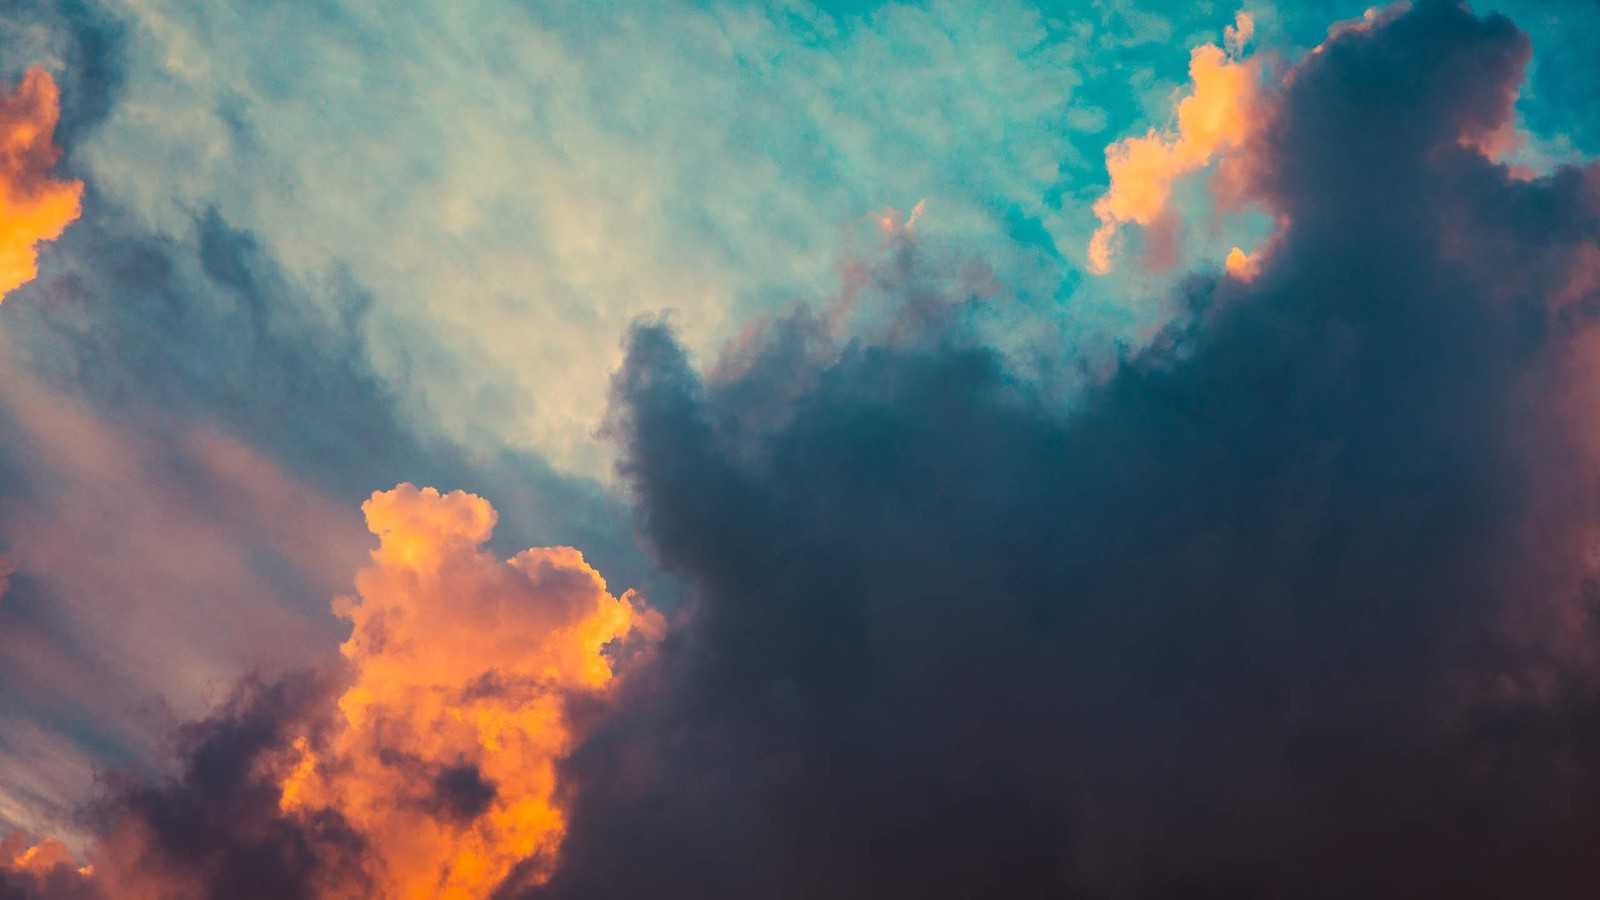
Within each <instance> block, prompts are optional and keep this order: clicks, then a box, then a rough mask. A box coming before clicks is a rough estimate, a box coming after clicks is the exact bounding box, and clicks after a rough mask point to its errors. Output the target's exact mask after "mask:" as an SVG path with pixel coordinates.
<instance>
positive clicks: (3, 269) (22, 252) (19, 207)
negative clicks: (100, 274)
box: [0, 68, 83, 300]
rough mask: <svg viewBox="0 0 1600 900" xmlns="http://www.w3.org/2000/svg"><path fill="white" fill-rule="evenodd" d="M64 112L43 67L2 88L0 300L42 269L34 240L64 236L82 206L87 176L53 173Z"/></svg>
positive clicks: (52, 81)
mask: <svg viewBox="0 0 1600 900" xmlns="http://www.w3.org/2000/svg"><path fill="white" fill-rule="evenodd" d="M60 118H61V95H60V91H59V90H58V89H57V87H56V83H55V80H54V79H52V78H51V77H50V73H48V72H46V71H44V70H43V69H39V68H32V69H29V70H28V71H27V74H25V75H24V76H23V77H22V83H21V84H19V85H18V86H17V88H16V90H14V91H12V92H11V93H9V94H0V300H4V299H5V295H6V294H8V293H10V292H11V291H13V290H16V289H17V288H19V287H21V286H22V285H24V284H27V283H28V282H30V281H32V280H33V279H34V277H35V276H37V275H38V274H39V266H38V261H39V254H38V252H37V251H36V250H35V245H37V244H38V243H39V242H40V241H52V240H55V239H56V238H58V237H60V236H61V233H62V232H63V231H65V230H66V228H67V226H68V225H69V224H71V223H72V222H73V220H75V219H77V218H78V215H79V213H80V212H81V211H82V206H81V201H82V198H83V182H81V181H61V180H57V179H55V178H52V177H51V176H50V170H51V169H52V168H54V167H55V164H56V160H57V159H58V158H59V157H60V156H61V148H59V147H57V146H56V145H55V142H54V138H55V130H56V123H57V122H58V121H59V120H60Z"/></svg>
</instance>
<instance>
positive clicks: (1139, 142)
mask: <svg viewBox="0 0 1600 900" xmlns="http://www.w3.org/2000/svg"><path fill="white" fill-rule="evenodd" d="M1254 34H1255V20H1254V19H1252V18H1251V17H1250V15H1249V14H1248V13H1244V12H1241V13H1239V14H1238V17H1237V18H1236V20H1235V24H1233V25H1229V26H1227V28H1226V29H1225V30H1224V45H1225V46H1226V48H1227V49H1226V50H1224V49H1223V48H1222V47H1218V46H1217V45H1215V44H1204V45H1201V46H1199V47H1196V48H1194V52H1193V53H1192V54H1191V55H1190V58H1189V81H1190V85H1191V87H1190V90H1189V93H1188V96H1186V97H1184V98H1183V99H1182V100H1179V101H1178V102H1177V104H1176V111H1175V121H1174V122H1173V124H1172V126H1171V127H1169V128H1166V129H1163V130H1161V131H1157V130H1156V129H1154V128H1152V129H1150V130H1149V132H1148V133H1147V134H1145V135H1144V136H1142V137H1131V138H1124V139H1123V140H1120V141H1118V142H1116V143H1114V144H1112V145H1111V146H1109V147H1107V148H1106V170H1107V171H1108V173H1109V174H1110V177H1111V184H1110V186H1109V187H1108V188H1107V189H1106V192H1105V194H1104V195H1102V196H1101V197H1100V199H1098V200H1096V201H1095V202H1094V214H1095V216H1096V217H1097V218H1098V219H1099V220H1100V227H1099V228H1097V229H1095V232H1094V235H1093V236H1092V237H1091V238H1090V239H1089V250H1088V254H1089V271H1090V272H1093V273H1095V274H1097V275H1104V274H1106V273H1108V272H1110V271H1111V269H1112V265H1113V261H1112V257H1113V254H1114V249H1115V242H1116V239H1117V233H1118V231H1119V230H1120V229H1121V228H1122V226H1124V225H1127V224H1138V225H1143V226H1146V227H1157V228H1162V229H1168V230H1170V228H1171V227H1172V226H1171V225H1170V224H1168V223H1166V222H1165V219H1166V218H1167V217H1168V216H1170V215H1171V214H1172V213H1171V211H1170V210H1169V209H1168V204H1169V203H1170V202H1171V199H1172V190H1173V185H1174V183H1175V182H1177V181H1178V179H1180V178H1182V177H1183V176H1185V175H1189V174H1191V173H1193V172H1196V171H1199V170H1200V169H1203V168H1205V167H1206V166H1207V165H1208V164H1210V163H1211V162H1212V160H1213V158H1215V157H1217V156H1219V155H1222V154H1226V153H1228V152H1230V151H1232V150H1235V149H1237V148H1239V147H1242V146H1243V145H1244V143H1245V141H1246V140H1247V139H1248V137H1249V135H1250V130H1251V128H1252V127H1253V125H1254V124H1255V120H1256V119H1258V118H1260V115H1261V113H1260V111H1259V110H1257V109H1256V104H1257V100H1256V95H1257V92H1258V90H1259V87H1258V84H1257V83H1258V82H1259V81H1260V79H1261V70H1260V67H1259V66H1258V65H1257V64H1256V63H1255V61H1254V60H1247V59H1244V58H1243V53H1244V48H1245V45H1247V44H1248V43H1249V42H1250V40H1251V38H1252V37H1253V36H1254ZM1175 261H1176V260H1175V259H1173V260H1170V261H1168V262H1167V263H1166V264H1165V266H1163V268H1165V267H1170V266H1171V265H1172V263H1173V262H1175Z"/></svg>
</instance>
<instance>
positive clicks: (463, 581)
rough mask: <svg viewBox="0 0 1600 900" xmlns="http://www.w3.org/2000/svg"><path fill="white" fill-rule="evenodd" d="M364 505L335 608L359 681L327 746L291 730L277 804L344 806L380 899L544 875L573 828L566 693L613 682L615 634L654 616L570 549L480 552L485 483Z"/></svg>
mask: <svg viewBox="0 0 1600 900" xmlns="http://www.w3.org/2000/svg"><path fill="white" fill-rule="evenodd" d="M362 509H363V511H364V512H365V513H366V516H367V524H368V527H369V528H371V530H372V532H373V533H374V534H376V535H377V536H378V538H379V546H378V549H377V550H375V551H373V554H372V564H371V565H370V566H369V567H367V568H366V569H364V570H363V571H361V572H360V573H359V574H358V575H357V576H356V590H357V594H358V596H355V597H347V598H341V599H340V600H339V601H337V602H336V604H335V611H336V612H337V613H338V614H339V615H340V616H341V617H343V618H345V619H348V620H349V621H350V622H351V624H352V625H353V631H352V633H351V636H350V640H349V641H347V642H346V643H345V644H344V646H343V647H342V648H341V649H342V652H343V654H344V657H345V658H346V659H347V660H348V661H349V663H350V665H351V667H352V668H353V670H354V680H353V682H352V683H351V684H350V686H349V688H348V689H347V690H346V691H345V692H344V694H343V696H341V697H340V698H339V701H338V712H337V715H336V720H337V721H336V723H335V726H334V730H333V734H332V737H331V739H330V740H329V741H328V742H327V743H326V745H325V746H316V745H314V743H313V742H312V741H310V740H309V739H306V738H302V739H301V740H300V741H299V742H298V743H297V744H296V746H295V749H294V753H295V754H297V755H298V760H297V762H296V763H295V765H294V768H293V771H292V772H291V774H290V775H289V776H288V778H287V779H286V781H285V783H284V784H283V797H282V804H281V805H282V807H283V808H284V810H285V811H286V812H303V813H315V812H317V811H319V810H331V811H335V812H337V813H339V814H341V815H342V816H343V817H344V819H345V820H346V821H348V823H349V824H350V825H351V827H353V828H354V829H355V831H356V832H357V833H358V834H359V835H360V836H361V837H362V838H363V839H364V840H365V841H366V843H367V845H368V848H369V849H370V851H371V853H370V854H369V856H370V862H369V865H368V869H369V871H368V875H369V876H370V877H371V878H372V880H373V882H374V883H375V884H377V885H380V886H381V891H380V894H381V895H382V896H384V897H393V898H418V900H421V898H433V897H462V898H465V897H483V896H488V895H489V894H490V893H491V892H492V891H493V890H494V888H495V887H496V886H497V885H499V884H500V883H501V882H502V881H503V880H504V879H505V878H506V876H507V875H508V874H510V873H511V871H512V868H513V867H514V866H516V865H517V864H518V863H520V862H522V861H524V860H527V859H530V858H533V859H536V860H538V861H539V863H538V865H536V871H535V872H534V873H533V877H534V879H535V880H538V879H539V878H540V877H542V875H541V871H542V870H546V869H548V868H550V867H552V866H553V865H554V863H555V861H556V858H557V854H558V852H559V850H560V845H561V840H562V837H563V835H564V834H565V831H566V822H565V818H564V816H563V813H562V810H561V808H560V806H559V805H558V803H557V798H556V788H557V778H556V768H555V765H556V761H557V760H558V759H560V758H561V757H562V756H563V755H564V754H565V753H567V752H568V750H569V749H570V747H571V745H572V743H573V741H574V734H573V727H572V724H571V723H570V722H569V719H568V716H567V712H566V707H567V703H568V702H569V700H570V699H571V698H573V697H575V696H594V695H596V694H598V693H599V692H602V691H604V690H605V689H606V688H607V686H608V685H609V684H610V682H611V681H612V674H613V672H612V659H611V657H610V656H609V655H608V653H609V648H611V647H614V646H615V644H616V643H617V642H620V641H624V640H625V639H628V638H630V637H647V636H650V635H654V634H657V633H658V631H659V629H660V627H661V625H660V618H659V616H658V615H657V614H656V613H655V612H654V611H653V610H651V609H650V608H649V607H647V606H645V605H644V604H643V602H642V601H641V600H639V599H637V598H635V597H634V596H633V595H632V594H624V595H623V596H622V597H620V598H618V597H614V596H612V595H611V594H609V593H607V590H606V584H605V581H604V580H603V579H602V578H601V577H600V575H599V573H597V572H596V571H595V570H594V569H593V568H591V567H590V566H589V565H588V564H587V563H586V562H585V561H584V559H583V556H582V555H581V554H580V553H579V552H578V551H577V550H574V549H572V548H570V547H554V548H544V549H531V550H525V551H523V552H521V553H519V554H517V555H516V556H514V557H512V558H511V559H509V560H500V559H497V558H495V557H494V556H493V555H491V554H489V553H488V552H486V551H485V550H484V549H483V546H482V545H483V543H484V542H485V541H487V540H488V538H489V535H490V533H491V532H492V530H493V528H494V523H495V518H496V516H495V511H494V509H493V507H491V506H490V505H489V503H488V502H487V501H486V500H484V499H482V498H481V497H477V496H474V495H472V494H467V493H463V492H461V491H454V492H451V493H449V494H440V493H439V492H438V491H436V490H434V489H433V488H421V489H418V488H416V487H414V486H412V485H409V484H405V485H400V486H399V487H397V488H395V489H394V490H392V491H387V492H382V493H378V494H374V495H373V496H372V498H371V499H370V500H368V501H367V502H366V503H365V504H364V505H363V507H362ZM544 874H547V872H545V873H544Z"/></svg>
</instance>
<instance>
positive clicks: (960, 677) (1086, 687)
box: [533, 2, 1600, 898]
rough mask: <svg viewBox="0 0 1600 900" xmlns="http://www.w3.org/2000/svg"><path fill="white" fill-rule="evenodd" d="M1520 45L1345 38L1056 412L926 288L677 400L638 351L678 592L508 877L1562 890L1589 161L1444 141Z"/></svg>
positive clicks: (1076, 889) (577, 881)
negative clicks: (1258, 252)
mask: <svg viewBox="0 0 1600 900" xmlns="http://www.w3.org/2000/svg"><path fill="white" fill-rule="evenodd" d="M1527 57H1528V45H1527V41H1526V39H1525V38H1524V37H1523V35H1522V34H1521V33H1520V32H1519V31H1518V30H1517V29H1516V28H1515V27H1514V26H1512V25H1511V23H1510V22H1508V21H1507V20H1505V19H1503V18H1499V17H1496V16H1488V17H1481V18H1480V17H1476V16H1474V15H1472V14H1471V13H1469V12H1467V11H1466V10H1465V9H1464V8H1461V7H1459V6H1456V5H1454V4H1450V3H1443V2H1430V3H1419V4H1418V5H1417V7H1416V8H1415V9H1413V10H1411V11H1409V12H1405V13H1403V14H1393V15H1387V16H1382V17H1379V18H1378V19H1376V20H1374V21H1373V22H1371V23H1368V24H1365V25H1362V26H1358V27H1351V28H1347V29H1344V30H1342V31H1339V32H1337V33H1335V34H1334V35H1333V36H1332V37H1330V40H1329V41H1328V42H1327V43H1326V44H1325V45H1324V46H1323V47H1321V48H1319V50H1318V51H1317V52H1315V53H1312V54H1310V55H1308V56H1307V57H1306V59H1305V60H1303V61H1302V62H1301V63H1300V64H1298V65H1297V66H1296V67H1295V68H1294V69H1293V71H1292V72H1291V73H1290V74H1289V76H1288V78H1287V79H1286V81H1285V86H1284V87H1283V88H1282V89H1281V91H1280V92H1279V93H1277V94H1276V95H1275V96H1274V97H1273V98H1272V99H1271V102H1270V104H1269V105H1267V106H1266V107H1264V111H1263V115H1265V116H1266V118H1265V120H1264V121H1262V122H1261V124H1260V127H1259V128H1258V130H1257V133H1256V135H1255V136H1254V137H1253V138H1252V144H1251V146H1250V147H1249V148H1248V149H1247V159H1246V161H1245V163H1244V165H1243V169H1244V170H1245V171H1246V172H1247V173H1248V175H1247V184H1248V185H1249V188H1248V190H1249V193H1250V197H1251V199H1252V200H1254V201H1256V202H1259V203H1261V204H1263V205H1264V206H1265V207H1267V208H1268V209H1269V210H1271V211H1272V212H1274V213H1275V214H1277V215H1278V216H1280V217H1281V221H1284V222H1286V225H1285V226H1284V229H1285V230H1284V231H1283V232H1282V233H1281V234H1280V235H1279V236H1278V238H1277V239H1276V240H1275V241H1274V243H1273V245H1272V246H1271V247H1270V248H1269V251H1268V252H1267V253H1266V255H1265V258H1264V259H1262V260H1261V261H1260V266H1261V267H1260V270H1259V273H1258V274H1256V276H1255V277H1254V278H1253V279H1252V280H1250V281H1248V282H1245V281H1242V280H1239V279H1235V278H1229V277H1222V278H1215V277H1212V276H1199V277H1196V278H1194V279H1192V280H1191V281H1190V282H1189V283H1188V284H1187V285H1186V286H1185V289H1184V296H1185V298H1186V303H1185V307H1184V310H1183V312H1182V314H1181V315H1180V316H1179V317H1178V318H1177V319H1176V320H1174V321H1173V322H1172V323H1171V324H1170V325H1169V327H1168V328H1167V329H1166V331H1165V332H1164V333H1163V334H1162V335H1161V336H1160V337H1159V339H1158V340H1156V341H1155V342H1154V343H1153V344H1152V345H1151V347H1150V349H1148V350H1146V351H1143V352H1141V353H1139V354H1137V355H1136V356H1133V357H1131V358H1129V359H1127V360H1125V361H1124V362H1123V364H1121V365H1120V367H1119V368H1118V370H1117V371H1116V372H1115V374H1114V375H1113V376H1112V377H1110V378H1109V379H1108V380H1106V382H1105V383H1104V384H1103V385H1101V386H1100V387H1098V388H1096V389H1094V390H1093V391H1091V392H1090V393H1089V394H1088V395H1087V396H1085V397H1083V398H1080V399H1079V400H1078V401H1076V405H1075V408H1074V409H1073V410H1072V411H1070V412H1068V411H1066V410H1063V409H1062V408H1060V405H1059V403H1057V402H1054V401H1051V400H1047V399H1044V398H1045V397H1046V396H1047V395H1048V392H1047V391H1044V390H1042V389H1040V387H1039V386H1038V385H1035V384H1033V383H1031V382H1030V381H1029V380H1028V379H1027V378H1025V377H1023V376H1021V375H1019V374H1017V373H1016V372H1014V371H1013V370H1012V369H1011V368H1010V367H1009V366H1008V364H1007V363H1006V361H1005V360H1004V358H1003V357H1002V356H1001V355H1000V354H999V353H997V352H996V351H994V350H993V349H991V348H989V347H986V346H984V345H982V344H980V343H978V342H977V341H976V340H974V339H971V338H970V337H968V336H967V335H968V332H967V330H966V329H965V328H964V327H963V325H962V321H963V316H962V309H963V304H961V303H956V302H952V303H951V304H950V306H949V307H948V309H947V310H945V311H944V312H943V313H938V312H935V313H933V314H931V315H924V316H922V317H920V318H918V319H916V320H915V321H914V322H913V323H911V325H909V326H905V327H898V328H895V329H891V330H890V332H888V333H887V336H882V337H874V336H868V335H862V334H857V335H854V336H849V335H843V336H841V335H836V334H834V333H833V332H832V331H830V329H829V327H828V326H827V324H826V323H823V322H819V321H817V320H815V319H812V318H808V317H805V316H795V317H790V318H787V319H779V320H775V321H773V322H771V323H770V324H769V325H768V326H767V327H766V328H765V329H764V330H763V331H762V332H761V333H760V334H759V335H758V336H756V337H754V338H752V339H751V340H750V341H748V342H746V344H745V345H743V346H742V347H741V348H740V349H739V356H740V360H739V365H738V366H734V367H728V366H725V367H723V369H722V370H719V371H720V373H721V374H720V377H713V378H710V379H706V378H702V377H701V376H700V375H699V374H698V373H697V372H696V371H695V370H694V368H693V366H692V365H691V364H690V362H689V360H688V358H687V356H686V353H685V351H684V350H683V349H682V348H681V347H680V345H679V344H678V343H677V341H676V339H675V337H674V335H673V334H672V332H671V330H670V329H669V328H667V327H665V326H663V325H661V324H657V323H645V324H641V325H640V326H638V327H636V328H635V329H634V330H633V331H632V332H631V334H630V335H629V338H628V341H627V346H626V349H627V358H626V361H625V363H624V365H623V368H622V369H621V371H620V372H619V373H618V375H617V376H616V380H615V382H614V388H613V412H612V424H611V429H612V432H613V433H614V435H615V436H616V437H617V438H618V440H619V441H620V442H621V443H622V445H623V447H624V458H625V461H624V472H625V474H626V475H627V477H628V478H629V479H630V481H631V484H632V487H633V490H634V492H635V496H636V501H637V504H638V514H639V521H640V523H641V527H642V530H643V532H644V534H645V536H646V538H647V539H648V541H649V543H650V544H651V545H652V547H653V548H654V551H655V553H656V554H657V556H658V558H659V561H660V562H661V563H662V564H663V565H664V566H666V567H667V568H669V569H671V570H673V571H675V572H677V573H678V574H680V575H681V576H682V577H683V578H684V579H685V580H686V581H687V582H688V583H689V584H690V585H692V587H691V589H690V597H691V601H690V605H689V608H688V610H687V613H686V615H687V619H686V621H685V623H684V624H682V625H681V626H680V627H679V628H678V629H677V630H676V632H675V633H674V634H673V635H672V636H671V637H669V639H668V640H667V642H666V644H665V645H664V647H663V649H662V651H661V654H660V656H659V657H658V659H657V660H656V662H655V664H654V667H653V668H652V669H650V670H649V671H647V672H642V673H635V674H634V675H633V676H632V677H631V678H630V679H629V683H628V684H627V685H626V686H625V688H624V694H623V699H622V700H621V701H620V710H621V711H620V712H618V713H616V714H615V715H613V716H612V717H611V718H610V719H609V720H608V721H607V722H606V724H605V725H604V726H603V727H602V728H601V729H599V730H598V732H597V733H596V735H595V736H594V737H592V738H591V739H590V740H589V741H588V742H587V743H586V745H584V746H583V747H581V748H580V749H579V750H578V751H577V752H576V753H575V754H574V756H573V757H572V758H571V760H570V761H569V763H568V765H567V774H568V777H569V781H570V784H571V791H572V797H573V803H572V807H571V827H570V829H569V832H568V836H567V845H566V848H565V850H564V860H563V865H562V868H561V869H560V870H559V871H558V872H557V874H556V875H555V877H554V879H553V880H552V881H551V882H550V883H549V884H548V885H545V886H544V887H542V888H540V889H538V890H537V891H535V892H534V894H533V896H538V897H561V898H566V897H584V898H600V897H631V896H646V895H648V896H653V897H662V898H671V897H817V896H829V897H841V898H845V897H868V896H920V897H968V896H979V895H990V894H993V895H1002V896H1004V895H1012V896H1034V897H1037V896H1087V897H1102V896H1103V897H1208V896H1229V897H1252V896H1263V897H1265V896H1289V895H1302V896H1303V895H1307V894H1311V895H1316V896H1486V897H1506V896H1529V895H1538V896H1585V895H1586V893H1587V891H1588V890H1590V886H1591V885H1592V884H1593V883H1594V881H1595V878H1596V877H1597V876H1600V872H1597V871H1596V869H1597V868H1600V867H1597V866H1596V864H1595V863H1594V862H1592V860H1593V855H1592V853H1590V852H1589V851H1590V848H1592V847H1593V845H1594V840H1595V838H1596V837H1597V836H1600V795H1597V794H1596V791H1595V788H1594V785H1595V783H1596V780H1595V776H1596V775H1597V774H1600V772H1597V771H1596V768H1595V767H1596V765H1597V764H1596V762H1595V760H1600V715H1597V714H1600V706H1597V705H1596V698H1597V696H1600V695H1597V694H1596V687H1597V685H1596V681H1595V678H1594V675H1595V672H1594V660H1593V649H1592V648H1593V639H1594V628H1595V621H1594V598H1595V597H1596V595H1597V594H1596V590H1597V589H1596V588H1595V584H1596V582H1595V581H1594V580H1593V566H1592V551H1591V549H1590V548H1591V545H1592V543H1593V535H1594V534H1595V525H1596V515H1595V513H1596V508H1595V497H1596V491H1595V488H1596V486H1597V484H1600V481H1597V478H1596V476H1597V475H1600V469H1597V465H1596V464H1597V462H1600V455H1597V454H1596V452H1595V451H1596V450H1597V449H1600V448H1597V447H1596V446H1595V443H1594V441H1595V438H1594V435H1595V434H1596V433H1597V431H1596V428H1595V425H1596V423H1595V421H1594V417H1593V413H1592V412H1591V410H1592V409H1593V408H1594V403H1593V400H1592V397H1593V395H1592V392H1591V391H1592V388H1593V387H1594V386H1596V385H1597V384H1600V383H1597V382H1596V380H1595V364H1594V363H1593V362H1592V360H1593V359H1595V353H1594V350H1595V348H1596V340H1597V338H1596V332H1595V329H1594V321H1593V314H1592V310H1593V308H1594V304H1595V301H1596V300H1597V299H1600V265H1597V261H1600V254H1597V251H1600V244H1597V240H1600V177H1597V175H1596V173H1595V170H1594V169H1593V168H1590V169H1562V170H1559V171H1556V172H1554V173H1552V174H1551V175H1549V176H1547V177H1543V178H1538V179H1519V178H1518V177H1513V173H1512V171H1511V170H1510V169H1508V168H1507V167H1504V166H1501V165H1498V164H1496V163H1494V162H1493V161H1491V160H1490V159H1487V158H1485V156H1484V155H1483V154H1482V153H1481V152H1480V151H1479V150H1478V149H1476V148H1477V146H1479V144H1480V142H1479V141H1478V139H1479V138H1481V137H1483V136H1484V135H1486V134H1488V133H1490V132H1493V131H1494V130H1496V129H1498V128H1500V127H1502V126H1504V125H1505V124H1506V123H1507V122H1509V121H1510V117H1511V115H1512V110H1511V103H1512V101H1513V100H1514V98H1515V94H1516V87H1517V84H1518V83H1519V81H1520V78H1521V69H1522V66H1523V63H1524V62H1525V61H1526V59H1527ZM905 252H906V253H908V254H912V255H913V256H914V255H915V254H916V253H917V252H918V251H917V249H916V248H915V247H910V248H908V249H907V250H906V251H905ZM912 264H913V265H915V263H914V262H913V263H912ZM955 299H960V298H955ZM923 306H924V307H925V304H923ZM902 325H904V323H902ZM757 413H759V414H757Z"/></svg>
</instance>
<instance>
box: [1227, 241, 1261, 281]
mask: <svg viewBox="0 0 1600 900" xmlns="http://www.w3.org/2000/svg"><path fill="white" fill-rule="evenodd" d="M1223 266H1224V268H1225V269H1226V270H1227V272H1228V274H1229V275H1230V276H1232V277H1233V278H1236V279H1238V280H1240V281H1249V280H1250V279H1252V278H1254V277H1256V274H1257V273H1259V272H1260V271H1261V259H1260V258H1259V256H1258V255H1256V254H1250V253H1246V252H1244V251H1243V250H1241V249H1239V248H1238V247H1235V248H1233V249H1232V250H1229V251H1228V258H1227V259H1226V260H1224V261H1223Z"/></svg>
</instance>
